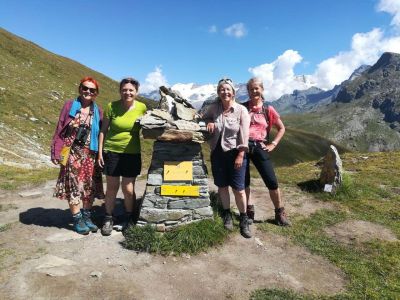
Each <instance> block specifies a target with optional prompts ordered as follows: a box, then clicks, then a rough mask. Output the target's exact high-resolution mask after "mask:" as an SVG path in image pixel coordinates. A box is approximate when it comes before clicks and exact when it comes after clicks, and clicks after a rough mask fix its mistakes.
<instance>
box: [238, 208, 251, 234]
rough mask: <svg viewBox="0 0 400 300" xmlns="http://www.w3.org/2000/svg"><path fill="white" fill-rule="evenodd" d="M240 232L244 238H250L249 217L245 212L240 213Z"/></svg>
mask: <svg viewBox="0 0 400 300" xmlns="http://www.w3.org/2000/svg"><path fill="white" fill-rule="evenodd" d="M239 227H240V234H241V235H242V236H243V237H245V238H246V239H248V238H251V232H250V228H249V217H248V216H247V215H246V214H245V213H243V214H242V213H241V214H240V223H239Z"/></svg>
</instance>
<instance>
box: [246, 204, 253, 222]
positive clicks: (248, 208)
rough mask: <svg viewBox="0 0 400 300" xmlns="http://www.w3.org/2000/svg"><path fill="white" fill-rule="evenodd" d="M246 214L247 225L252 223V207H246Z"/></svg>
mask: <svg viewBox="0 0 400 300" xmlns="http://www.w3.org/2000/svg"><path fill="white" fill-rule="evenodd" d="M246 214H247V217H248V218H249V219H248V223H249V225H251V224H253V223H254V205H247V209H246Z"/></svg>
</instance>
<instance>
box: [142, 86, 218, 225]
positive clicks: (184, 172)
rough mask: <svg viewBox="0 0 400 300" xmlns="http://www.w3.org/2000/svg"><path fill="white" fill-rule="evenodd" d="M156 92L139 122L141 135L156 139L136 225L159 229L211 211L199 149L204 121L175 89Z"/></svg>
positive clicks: (205, 169)
mask: <svg viewBox="0 0 400 300" xmlns="http://www.w3.org/2000/svg"><path fill="white" fill-rule="evenodd" d="M159 92H160V96H161V99H160V102H159V105H158V107H157V108H156V109H152V110H149V111H147V112H146V114H145V115H144V116H143V117H142V118H141V120H140V125H141V127H142V134H143V137H144V138H147V139H155V140H156V141H155V142H154V145H153V156H152V159H151V165H150V168H149V171H148V175H147V184H146V190H145V193H144V196H143V201H142V205H141V209H140V213H139V220H138V223H137V224H138V225H146V224H150V225H153V226H155V227H156V229H157V230H158V231H162V232H163V231H167V230H171V229H173V228H176V227H178V226H180V225H184V224H188V223H191V222H194V221H200V220H203V219H210V218H213V211H212V208H211V206H210V195H209V190H208V180H207V167H206V165H205V163H204V159H203V154H202V152H201V143H203V142H204V140H205V138H206V135H207V133H206V132H207V131H206V128H205V124H204V123H203V122H197V121H198V120H197V114H196V110H195V109H194V108H193V107H192V105H191V104H190V103H189V102H188V101H187V100H186V99H184V98H183V97H182V96H181V95H179V94H178V93H177V92H175V91H172V90H170V89H168V88H166V87H164V86H161V87H160V89H159ZM145 155H146V154H145Z"/></svg>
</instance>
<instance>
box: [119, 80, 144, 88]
mask: <svg viewBox="0 0 400 300" xmlns="http://www.w3.org/2000/svg"><path fill="white" fill-rule="evenodd" d="M127 83H131V84H133V85H134V86H135V88H136V91H139V86H140V83H139V81H138V80H136V79H135V78H132V77H127V78H124V79H122V80H121V82H120V83H119V90H121V89H122V86H123V85H125V84H127Z"/></svg>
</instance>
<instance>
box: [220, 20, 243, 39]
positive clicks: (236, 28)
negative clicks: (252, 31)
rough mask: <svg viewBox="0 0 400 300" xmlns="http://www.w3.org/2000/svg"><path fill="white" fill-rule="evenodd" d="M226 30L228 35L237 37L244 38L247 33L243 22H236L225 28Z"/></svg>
mask: <svg viewBox="0 0 400 300" xmlns="http://www.w3.org/2000/svg"><path fill="white" fill-rule="evenodd" d="M224 32H225V34H226V35H228V36H233V37H235V38H238V39H240V38H242V37H244V36H245V35H247V29H246V27H245V26H244V24H243V23H236V24H233V25H231V26H229V27H227V28H225V29H224Z"/></svg>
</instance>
